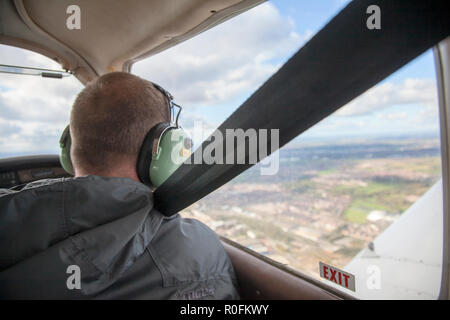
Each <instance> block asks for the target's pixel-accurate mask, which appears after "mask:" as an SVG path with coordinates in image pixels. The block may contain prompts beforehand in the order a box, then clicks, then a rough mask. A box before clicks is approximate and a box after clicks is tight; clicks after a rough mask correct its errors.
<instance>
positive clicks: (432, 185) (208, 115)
mask: <svg viewBox="0 0 450 320" xmlns="http://www.w3.org/2000/svg"><path fill="white" fill-rule="evenodd" d="M346 3H347V2H346V1H270V2H267V3H264V4H262V5H260V6H258V7H256V8H254V9H252V10H250V11H248V12H246V13H245V14H242V15H240V16H238V17H236V18H234V19H232V20H230V21H228V22H226V23H224V24H223V25H221V26H219V27H217V28H214V29H212V30H210V31H208V32H206V33H204V34H202V35H200V36H199V37H197V38H194V39H192V40H189V41H187V42H186V43H183V44H181V45H179V46H177V47H174V48H172V49H170V50H167V51H166V52H164V53H162V54H158V55H156V56H154V57H150V58H148V59H146V60H144V61H142V62H139V63H137V64H136V65H135V66H134V68H133V72H135V73H136V74H138V75H140V76H143V77H144V78H147V79H152V80H154V81H155V82H159V83H160V84H161V85H163V86H165V87H167V89H168V90H171V91H172V93H173V94H174V96H175V98H176V99H177V102H178V103H180V104H183V105H184V107H185V109H184V115H183V116H184V118H181V123H182V125H184V126H185V127H187V128H193V127H195V126H196V123H197V124H199V125H200V126H202V128H201V129H202V130H203V131H206V132H204V134H203V135H202V136H200V138H199V139H197V140H196V136H194V143H197V145H198V144H199V143H200V142H201V140H202V139H205V138H207V137H208V136H209V134H210V133H211V131H212V129H214V128H216V127H217V126H218V125H219V124H220V123H221V122H222V121H223V120H224V119H225V118H226V117H227V116H229V115H230V114H231V113H232V112H233V111H234V110H235V109H236V108H238V107H239V106H240V105H241V104H242V103H243V102H244V101H245V99H246V98H247V97H249V96H250V95H251V94H252V93H253V92H254V91H255V90H256V89H257V88H258V87H259V86H261V85H262V84H263V83H264V82H265V81H266V80H267V79H268V78H269V77H270V76H271V75H273V74H274V73H275V72H276V71H277V70H278V69H279V67H280V66H281V65H282V64H283V63H284V62H285V61H287V60H288V59H289V58H290V57H291V55H292V54H293V53H294V52H296V51H297V50H298V49H299V48H300V47H301V46H302V45H303V44H304V43H305V42H306V41H308V39H309V38H310V37H311V36H313V35H314V34H315V33H316V32H317V31H319V29H320V28H321V27H322V26H323V25H324V24H325V23H326V22H327V21H328V20H329V19H330V18H331V17H332V16H333V15H334V14H336V13H337V11H338V10H339V9H340V8H341V7H342V6H344V5H345V4H346ZM326 6H328V9H327V10H325V9H324V8H325V7H326ZM319 7H320V8H319ZM332 8H333V9H332ZM280 112H282V110H280ZM254 116H260V115H254ZM205 129H206V130H205ZM274 129H276V128H274ZM208 130H209V131H208ZM269 160H272V163H271V164H274V165H275V169H276V170H275V173H274V174H272V175H262V174H261V168H262V167H264V166H263V165H261V164H258V165H256V166H254V167H252V168H251V169H249V170H247V171H245V172H244V173H242V174H241V175H240V176H238V177H236V178H235V179H233V180H232V181H231V182H229V183H228V184H226V185H224V186H222V187H221V188H220V189H218V190H216V191H215V192H213V193H211V194H209V195H208V196H206V197H205V198H203V199H201V200H200V201H198V202H196V203H195V204H193V205H191V206H190V207H188V208H186V209H185V210H184V211H183V212H182V214H183V215H184V216H187V217H194V218H196V219H199V220H201V221H203V222H205V223H206V224H207V225H209V226H210V227H211V228H212V229H214V230H215V231H216V232H217V233H219V234H221V235H223V236H225V237H227V238H229V239H232V240H234V241H236V242H238V243H240V244H241V245H244V246H246V247H248V248H249V249H251V250H253V251H256V252H258V253H260V254H263V255H265V256H268V257H270V258H272V259H273V260H276V261H278V262H279V263H282V264H285V265H287V266H289V267H291V268H293V269H296V270H298V271H300V272H303V273H306V274H308V275H309V276H312V277H314V278H317V279H318V280H320V281H324V282H325V283H327V284H329V285H332V286H335V287H337V288H339V289H340V290H343V291H345V292H346V293H348V294H352V295H354V296H356V297H358V298H362V299H365V298H367V299H379V298H385V299H388V298H393V299H417V298H419V299H420V298H422V299H435V298H437V297H438V295H439V290H440V281H441V267H442V243H443V240H442V239H443V238H442V237H443V235H442V230H443V227H442V223H443V208H442V180H441V176H442V173H441V154H440V127H439V108H438V102H437V87H436V74H435V69H434V61H433V54H432V52H431V50H429V51H427V52H426V53H424V54H423V55H421V56H420V57H418V58H416V59H415V60H413V61H412V62H410V63H409V64H408V65H406V66H405V67H404V68H402V69H400V70H399V71H397V72H396V73H395V74H393V75H391V76H390V77H388V78H387V79H385V80H384V81H382V82H380V83H378V84H377V85H376V86H374V87H373V88H371V89H370V90H368V91H367V92H365V93H364V94H362V95H361V96H360V97H358V98H356V99H354V100H353V101H351V102H350V103H349V104H347V105H346V106H344V107H342V108H341V109H340V110H338V111H337V112H335V113H334V114H333V115H331V116H329V117H327V118H326V119H324V120H323V121H321V122H319V123H318V124H316V125H315V126H313V127H312V128H310V129H309V130H307V131H306V132H304V133H303V134H301V135H300V136H299V137H297V138H295V139H294V140H292V141H291V142H290V143H289V144H288V145H286V146H284V147H283V148H282V149H281V150H280V151H279V152H277V153H275V154H273V155H272V156H271V157H270V159H269ZM269 162H270V161H269ZM321 263H325V264H326V265H330V266H333V267H336V268H339V269H341V270H344V271H345V272H348V273H350V274H352V275H354V276H355V277H356V285H355V291H351V290H348V289H345V288H343V287H342V286H341V285H339V284H336V283H335V282H333V281H330V279H328V280H327V279H324V277H321V276H320V265H321Z"/></svg>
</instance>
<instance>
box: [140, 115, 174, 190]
mask: <svg viewBox="0 0 450 320" xmlns="http://www.w3.org/2000/svg"><path fill="white" fill-rule="evenodd" d="M171 126H172V125H171V124H170V123H169V122H160V123H158V124H157V125H155V126H154V127H153V128H151V129H150V131H149V132H148V133H147V135H146V136H145V138H144V141H143V143H142V146H141V150H140V151H139V156H138V161H137V163H136V171H137V174H138V177H139V180H140V181H141V182H142V183H144V184H146V185H148V186H150V187H154V185H153V183H152V180H151V176H150V164H151V163H152V159H153V152H154V151H155V153H156V151H157V150H153V148H154V146H155V143H157V142H158V139H159V137H161V135H162V133H163V132H164V131H165V130H167V129H168V128H170V127H171Z"/></svg>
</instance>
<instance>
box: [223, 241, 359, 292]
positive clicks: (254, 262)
mask: <svg viewBox="0 0 450 320" xmlns="http://www.w3.org/2000/svg"><path fill="white" fill-rule="evenodd" d="M220 239H221V240H222V244H223V246H224V247H225V250H226V252H227V253H228V255H229V257H230V259H231V262H232V263H233V266H234V270H235V272H236V276H237V278H238V282H239V286H240V292H241V298H242V299H244V300H254V299H262V300H354V299H356V298H355V297H353V296H351V295H349V294H346V293H344V292H341V291H339V290H338V289H335V288H333V287H330V286H327V285H326V284H324V283H322V282H320V281H318V280H316V279H314V278H312V277H309V276H307V275H305V274H302V273H300V272H298V271H297V270H294V269H292V268H289V267H287V266H286V265H283V264H281V263H278V262H276V261H274V260H272V259H270V258H268V257H265V256H263V255H260V254H258V253H257V252H254V251H252V250H250V249H248V248H246V247H244V246H241V245H240V244H238V243H236V242H234V241H232V240H230V239H227V238H224V237H220Z"/></svg>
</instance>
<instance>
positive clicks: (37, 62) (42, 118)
mask: <svg viewBox="0 0 450 320" xmlns="http://www.w3.org/2000/svg"><path fill="white" fill-rule="evenodd" d="M0 55H1V60H2V63H4V64H10V65H19V66H26V67H40V68H50V69H60V67H59V66H58V65H57V64H56V63H55V62H54V61H52V60H50V59H48V58H46V57H44V56H42V55H39V54H36V53H33V52H29V51H26V50H22V49H18V48H13V47H8V46H3V45H2V46H0ZM82 88H83V86H82V85H81V83H80V82H79V81H78V80H77V79H76V78H74V77H69V78H64V79H49V78H41V77H38V76H26V75H13V74H1V75H0V156H5V155H14V154H23V153H48V152H58V148H59V145H58V140H59V136H60V134H61V132H62V130H63V128H64V127H65V126H66V125H67V124H68V122H69V114H70V109H71V107H72V103H73V101H74V99H75V96H76V94H77V93H78V92H79V91H80V90H81V89H82Z"/></svg>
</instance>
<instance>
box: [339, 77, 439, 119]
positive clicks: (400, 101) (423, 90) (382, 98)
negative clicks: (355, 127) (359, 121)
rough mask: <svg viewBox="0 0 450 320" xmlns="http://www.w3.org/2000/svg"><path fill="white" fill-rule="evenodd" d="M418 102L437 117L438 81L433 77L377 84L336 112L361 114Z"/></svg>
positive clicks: (429, 114) (428, 112) (431, 115)
mask: <svg viewBox="0 0 450 320" xmlns="http://www.w3.org/2000/svg"><path fill="white" fill-rule="evenodd" d="M407 104H416V105H420V106H422V107H423V108H424V110H426V111H427V112H426V113H424V115H427V116H430V117H436V115H437V112H438V107H437V105H438V101H437V89H436V82H435V81H434V80H432V79H412V78H409V79H405V80H403V82H401V83H398V84H395V83H392V82H385V83H382V84H380V85H377V86H375V87H373V88H371V89H369V90H368V91H367V92H365V93H363V94H362V95H361V96H359V97H358V98H356V99H354V100H353V101H351V102H350V103H348V104H347V105H346V106H344V107H342V108H341V109H340V110H339V111H337V112H336V114H337V115H338V116H360V115H365V114H373V113H375V112H377V111H380V110H383V109H386V108H389V107H392V106H395V105H407Z"/></svg>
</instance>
